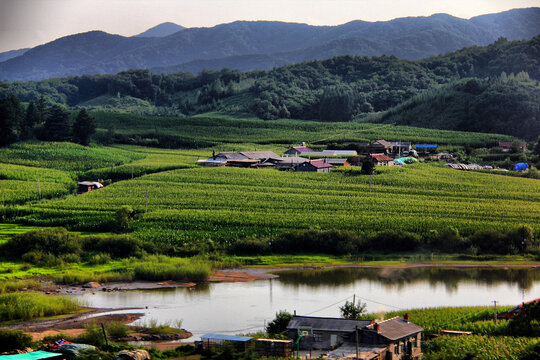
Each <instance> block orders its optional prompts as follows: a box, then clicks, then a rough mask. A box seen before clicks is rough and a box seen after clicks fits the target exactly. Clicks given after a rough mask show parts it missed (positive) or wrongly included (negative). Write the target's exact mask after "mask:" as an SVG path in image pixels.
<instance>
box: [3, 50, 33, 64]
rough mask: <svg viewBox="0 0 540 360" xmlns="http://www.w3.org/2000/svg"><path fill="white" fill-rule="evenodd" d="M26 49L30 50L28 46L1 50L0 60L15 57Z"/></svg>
mask: <svg viewBox="0 0 540 360" xmlns="http://www.w3.org/2000/svg"><path fill="white" fill-rule="evenodd" d="M28 50H30V48H24V49H18V50H11V51H6V52H3V53H0V62H2V61H6V60H9V59H12V58H14V57H17V56H21V55H22V54H24V53H25V52H27V51H28Z"/></svg>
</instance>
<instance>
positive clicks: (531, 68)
mask: <svg viewBox="0 0 540 360" xmlns="http://www.w3.org/2000/svg"><path fill="white" fill-rule="evenodd" d="M538 58H540V36H537V37H535V38H533V39H532V40H528V41H507V40H506V39H503V38H501V39H499V40H497V41H496V42H495V43H493V44H491V45H489V46H485V47H478V46H474V47H469V48H465V49H462V50H459V51H456V52H454V53H448V54H445V55H440V56H436V57H431V58H428V59H423V60H417V61H410V60H401V59H398V58H396V57H394V56H380V57H372V58H369V57H361V56H339V57H334V58H331V59H327V60H317V61H310V62H302V63H298V64H294V65H287V66H282V67H279V68H275V69H273V70H271V71H252V72H241V71H238V70H229V69H223V70H221V71H203V72H201V73H200V74H199V75H198V76H194V75H191V74H187V73H174V74H168V75H164V74H152V73H150V72H149V71H148V70H129V71H124V72H121V73H118V74H116V75H92V76H90V75H84V76H76V77H68V78H62V79H49V80H43V81H39V82H25V83H22V82H15V83H8V82H1V83H0V97H3V96H8V95H15V96H17V97H18V98H20V99H21V100H22V101H37V100H38V99H39V98H40V96H44V98H45V100H48V101H49V102H56V103H62V104H66V105H68V106H71V107H74V108H77V107H86V106H88V107H90V108H91V109H94V110H100V109H102V110H107V111H110V110H119V111H123V112H127V113H131V114H140V115H144V114H147V115H160V116H163V115H169V116H178V115H196V114H204V113H208V112H219V113H222V114H230V115H233V116H245V115H247V116H251V117H253V116H255V117H258V118H260V119H264V120H275V119H287V118H290V119H303V120H320V121H325V122H336V121H340V122H347V121H351V120H353V119H355V120H358V121H364V122H366V121H372V120H377V119H378V118H379V117H380V114H379V113H380V112H384V111H388V110H390V109H392V108H394V107H396V106H400V105H403V106H409V105H410V104H411V101H413V102H415V101H418V99H424V100H425V101H427V100H426V99H429V98H430V97H431V96H432V95H431V94H433V93H437V91H442V92H444V102H446V103H449V104H452V106H451V108H455V109H456V110H452V109H449V111H452V112H453V113H452V115H451V116H449V117H448V119H447V120H446V121H445V122H442V121H441V120H440V119H436V118H435V119H434V117H433V113H434V112H438V111H441V112H443V113H444V114H445V115H448V112H447V110H446V109H444V108H441V107H440V106H439V105H438V104H437V102H436V101H435V103H434V104H431V105H430V107H431V110H428V109H426V110H427V111H426V112H423V111H417V112H416V113H415V117H416V118H415V119H414V122H412V121H411V124H412V123H415V124H416V123H419V124H422V126H423V127H430V128H443V129H462V130H465V131H482V132H490V133H505V134H508V135H513V136H519V137H526V138H527V139H536V137H537V135H538V128H540V125H539V124H540V120H539V118H540V111H539V110H538V106H536V105H535V104H537V103H538V97H539V95H538V91H539V90H538V80H539V79H540V73H539V70H538V69H539V67H538V60H537V59H538ZM486 78H488V79H491V80H486ZM463 79H474V80H475V81H476V82H477V83H478V84H477V85H475V86H476V89H473V88H463V83H462V80H463ZM493 79H504V81H503V82H500V81H499V83H498V84H497V85H494V84H492V82H493V81H494V80H493ZM469 83H470V82H469ZM471 84H472V83H471ZM475 86H472V87H475ZM464 92H466V94H464ZM434 100H436V99H434ZM439 100H440V99H439ZM501 104H504V106H503V105H501ZM399 109H402V108H399ZM464 109H473V110H474V111H473V112H471V111H470V110H467V111H469V113H467V114H464V113H463V111H464ZM499 109H503V110H504V111H500V112H499V111H498V110H499ZM493 114H495V119H488V121H485V118H487V117H492V115H493ZM516 114H519V117H520V118H521V120H520V124H516V119H515V116H516ZM163 121H164V122H167V121H169V120H167V119H163ZM396 121H398V120H396ZM399 123H401V122H399ZM151 126H155V127H157V126H159V124H157V122H153V124H152V125H151Z"/></svg>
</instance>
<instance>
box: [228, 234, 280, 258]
mask: <svg viewBox="0 0 540 360" xmlns="http://www.w3.org/2000/svg"><path fill="white" fill-rule="evenodd" d="M269 251H270V244H269V243H268V240H267V239H257V238H245V239H241V240H238V241H237V242H235V243H234V244H233V246H232V247H231V252H232V253H233V254H238V255H263V254H267V253H268V252H269Z"/></svg>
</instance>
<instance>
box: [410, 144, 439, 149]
mask: <svg viewBox="0 0 540 360" xmlns="http://www.w3.org/2000/svg"><path fill="white" fill-rule="evenodd" d="M414 146H415V147H416V148H436V147H437V146H438V145H437V144H418V145H414Z"/></svg>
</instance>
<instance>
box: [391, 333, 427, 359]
mask: <svg viewBox="0 0 540 360" xmlns="http://www.w3.org/2000/svg"><path fill="white" fill-rule="evenodd" d="M421 357H422V348H421V334H420V333H418V334H417V335H415V336H411V337H408V338H405V339H400V340H399V341H395V342H392V343H391V344H389V345H388V351H387V352H386V356H385V357H384V359H386V360H405V359H411V358H412V359H419V358H421Z"/></svg>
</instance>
